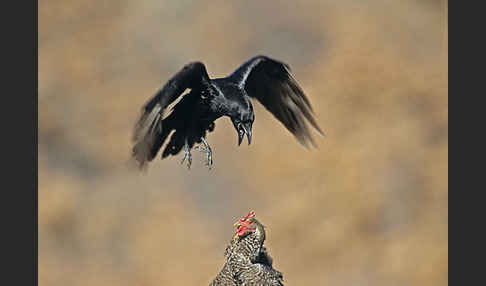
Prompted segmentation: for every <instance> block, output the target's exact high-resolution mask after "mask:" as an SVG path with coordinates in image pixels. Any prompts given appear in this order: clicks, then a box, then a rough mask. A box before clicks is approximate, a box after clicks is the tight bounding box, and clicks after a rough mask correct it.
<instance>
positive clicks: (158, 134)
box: [132, 62, 209, 168]
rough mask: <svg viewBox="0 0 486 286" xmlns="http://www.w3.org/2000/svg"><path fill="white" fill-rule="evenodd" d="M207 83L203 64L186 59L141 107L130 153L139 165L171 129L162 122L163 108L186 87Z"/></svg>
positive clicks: (191, 87)
mask: <svg viewBox="0 0 486 286" xmlns="http://www.w3.org/2000/svg"><path fill="white" fill-rule="evenodd" d="M208 84H209V76H208V74H207V71H206V67H205V66H204V64H202V63H200V62H192V63H189V64H187V65H185V66H184V67H183V68H182V69H181V70H180V71H179V72H178V73H176V74H175V75H174V76H173V77H172V78H171V79H170V80H169V81H168V82H167V83H166V84H165V85H164V86H163V87H162V89H160V90H159V92H157V94H156V95H154V96H153V97H152V98H151V99H150V100H149V101H147V103H146V104H145V105H144V106H143V107H142V113H141V115H140V117H139V119H138V121H137V123H136V124H135V127H134V132H133V137H132V141H133V143H134V147H133V149H132V156H133V157H134V158H135V159H136V160H137V161H138V163H139V165H140V168H142V167H143V166H144V165H145V163H146V162H148V161H151V160H152V159H153V158H154V157H155V155H156V154H157V152H158V151H159V149H160V147H161V146H162V144H163V143H164V141H165V139H166V138H167V136H168V135H169V133H170V131H171V128H172V127H171V126H162V123H163V122H162V121H163V118H162V116H163V112H164V110H165V109H166V108H167V107H168V106H169V105H170V104H171V103H172V102H174V101H175V100H176V99H177V98H178V97H179V96H180V95H181V94H182V93H183V92H184V91H185V90H186V89H187V88H189V89H197V88H204V87H205V86H207V85H208ZM191 94H192V93H191ZM164 121H165V120H164Z"/></svg>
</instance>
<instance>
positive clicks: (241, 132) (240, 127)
mask: <svg viewBox="0 0 486 286" xmlns="http://www.w3.org/2000/svg"><path fill="white" fill-rule="evenodd" d="M244 136H245V129H244V128H243V125H241V124H239V125H238V146H240V145H241V142H242V141H243V137H244Z"/></svg>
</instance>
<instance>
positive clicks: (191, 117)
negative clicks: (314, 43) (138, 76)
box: [133, 56, 321, 167]
mask: <svg viewBox="0 0 486 286" xmlns="http://www.w3.org/2000/svg"><path fill="white" fill-rule="evenodd" d="M187 88H189V89H191V91H190V92H189V93H187V94H185V95H183V96H182V99H181V100H180V101H179V102H178V103H177V104H175V106H173V108H172V113H170V114H169V115H167V114H165V112H166V109H167V108H168V107H169V105H170V104H172V103H174V102H175V101H176V100H177V98H179V96H181V95H182V94H183V92H184V91H185V90H186V89H187ZM251 97H253V98H257V100H259V101H260V102H261V103H262V104H263V105H264V106H265V107H266V108H267V110H269V111H270V112H272V113H273V114H274V115H275V117H277V119H279V120H280V121H281V122H282V123H283V124H284V126H285V127H286V128H287V129H288V130H289V131H290V132H292V133H293V134H294V135H295V136H296V137H297V139H298V140H299V141H300V142H301V143H302V144H304V145H307V141H308V140H309V141H311V143H312V138H311V137H310V133H309V130H308V128H307V125H306V123H305V120H304V118H305V119H307V120H308V121H309V122H310V123H311V124H312V125H313V126H314V127H315V128H316V129H317V130H318V131H319V132H321V131H320V129H319V127H318V126H317V124H316V122H315V121H314V119H313V117H312V115H311V113H312V108H311V106H310V104H309V101H308V100H307V98H306V97H305V95H304V93H303V92H302V90H301V89H300V87H299V86H298V84H297V82H295V80H294V79H293V78H292V76H291V75H290V73H289V68H288V66H287V65H285V64H283V63H280V62H278V61H275V60H272V59H270V58H268V57H265V56H258V57H254V58H252V59H250V60H249V61H247V62H245V63H244V64H243V65H241V66H240V67H239V68H238V69H237V70H236V71H235V72H233V73H232V74H231V75H229V76H228V77H225V78H217V79H210V78H209V76H208V74H207V71H206V68H205V66H204V65H203V64H202V63H200V62H193V63H190V64H187V65H186V66H184V68H183V69H182V70H181V71H179V72H178V73H177V74H176V75H174V76H173V77H172V78H171V79H170V80H169V81H168V82H167V83H166V84H165V85H164V87H163V88H162V89H161V90H160V91H159V92H158V93H157V94H156V95H155V96H154V97H153V98H151V99H150V100H149V101H148V102H147V103H146V104H145V105H144V107H143V109H142V115H141V117H140V118H139V120H138V122H137V125H136V126H135V132H134V137H133V140H134V143H135V146H134V147H133V156H134V157H135V159H136V160H137V161H138V162H139V164H140V166H141V167H142V166H144V165H145V164H146V163H147V162H148V161H151V160H152V159H153V158H154V157H155V156H156V154H157V152H158V151H159V150H160V148H161V147H162V145H163V144H164V142H165V140H166V139H167V138H168V137H169V135H170V133H171V132H172V131H175V132H174V133H173V134H172V135H171V137H170V140H169V143H168V144H167V146H166V147H165V148H164V151H163V152H162V158H165V157H167V156H168V155H176V154H178V153H179V152H180V151H181V150H182V149H183V148H184V152H185V153H184V158H183V160H184V159H186V158H187V159H188V166H190V164H191V156H190V149H191V148H192V147H193V146H194V144H197V143H202V144H204V148H203V149H204V151H205V152H206V154H207V161H208V162H207V163H208V165H209V166H211V164H212V151H211V149H210V147H209V144H207V142H206V140H205V138H206V135H207V132H208V131H209V132H211V131H213V130H214V127H215V125H214V121H215V120H217V119H218V118H220V117H222V116H228V117H230V118H231V120H232V122H233V125H234V127H235V129H236V130H237V132H238V144H241V141H242V139H243V136H244V135H245V134H246V135H247V137H248V144H250V142H251V136H252V135H251V130H252V125H253V121H254V119H255V115H254V112H253V105H252V103H251V101H250V98H251Z"/></svg>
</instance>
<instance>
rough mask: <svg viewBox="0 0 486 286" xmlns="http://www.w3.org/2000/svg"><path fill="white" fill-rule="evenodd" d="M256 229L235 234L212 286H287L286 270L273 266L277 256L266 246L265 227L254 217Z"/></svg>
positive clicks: (253, 224)
mask: <svg viewBox="0 0 486 286" xmlns="http://www.w3.org/2000/svg"><path fill="white" fill-rule="evenodd" d="M251 224H252V226H254V227H255V228H254V230H253V231H250V232H248V233H246V234H245V235H243V236H239V235H238V234H235V236H234V237H233V239H232V240H231V241H230V243H229V244H228V246H227V248H226V251H225V258H226V263H225V265H224V267H223V269H222V270H221V271H220V273H219V274H218V276H217V277H216V278H215V279H214V281H213V282H212V283H211V284H210V286H217V285H218V286H219V285H238V286H243V285H244V286H257V285H258V286H283V277H282V273H281V272H279V271H277V270H275V269H273V267H272V264H273V259H272V258H271V257H270V255H269V254H268V251H267V249H266V248H265V247H264V246H263V243H264V241H265V237H266V234H265V229H264V226H263V225H262V224H261V223H260V222H259V221H258V220H256V219H255V218H251Z"/></svg>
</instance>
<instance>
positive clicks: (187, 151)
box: [181, 139, 192, 169]
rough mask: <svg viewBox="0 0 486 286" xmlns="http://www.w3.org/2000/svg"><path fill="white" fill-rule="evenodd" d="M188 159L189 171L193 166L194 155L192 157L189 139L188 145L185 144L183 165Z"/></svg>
mask: <svg viewBox="0 0 486 286" xmlns="http://www.w3.org/2000/svg"><path fill="white" fill-rule="evenodd" d="M186 158H187V169H190V168H191V164H192V155H191V150H190V148H189V143H187V139H186V143H185V144H184V156H183V157H182V161H181V164H182V163H184V160H186Z"/></svg>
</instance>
